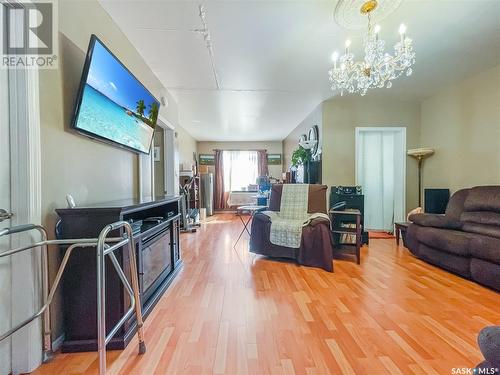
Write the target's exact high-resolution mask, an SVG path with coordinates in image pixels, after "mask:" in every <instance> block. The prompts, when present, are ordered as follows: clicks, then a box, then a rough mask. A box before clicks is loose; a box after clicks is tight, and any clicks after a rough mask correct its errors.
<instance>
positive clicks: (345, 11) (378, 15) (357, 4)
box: [333, 0, 403, 30]
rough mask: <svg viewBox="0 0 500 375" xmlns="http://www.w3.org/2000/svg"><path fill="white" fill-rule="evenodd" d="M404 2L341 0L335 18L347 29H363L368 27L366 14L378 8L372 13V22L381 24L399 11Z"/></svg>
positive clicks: (393, 0)
mask: <svg viewBox="0 0 500 375" xmlns="http://www.w3.org/2000/svg"><path fill="white" fill-rule="evenodd" d="M402 2H403V0H377V1H374V0H373V1H366V0H339V1H338V3H337V6H336V7H335V11H334V13H333V17H334V19H335V22H337V23H338V24H339V26H342V27H344V28H346V29H349V30H356V29H362V28H364V27H365V26H366V17H365V15H366V13H370V12H372V11H373V10H374V9H375V8H377V11H376V12H372V15H371V16H372V22H375V23H376V22H380V21H382V20H383V19H384V18H386V17H387V16H388V15H389V14H391V13H392V12H394V11H395V10H396V9H398V8H399V6H400V5H401V3H402ZM360 9H361V12H360Z"/></svg>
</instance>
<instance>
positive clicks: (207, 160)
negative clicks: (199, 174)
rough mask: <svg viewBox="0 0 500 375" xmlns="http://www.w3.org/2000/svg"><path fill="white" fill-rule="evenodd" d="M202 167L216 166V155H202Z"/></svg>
mask: <svg viewBox="0 0 500 375" xmlns="http://www.w3.org/2000/svg"><path fill="white" fill-rule="evenodd" d="M200 165H215V155H214V154H200Z"/></svg>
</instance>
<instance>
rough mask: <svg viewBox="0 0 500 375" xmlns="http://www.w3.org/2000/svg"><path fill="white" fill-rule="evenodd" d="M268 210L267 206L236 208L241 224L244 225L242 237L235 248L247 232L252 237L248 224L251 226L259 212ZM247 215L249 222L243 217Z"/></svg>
mask: <svg viewBox="0 0 500 375" xmlns="http://www.w3.org/2000/svg"><path fill="white" fill-rule="evenodd" d="M266 209H267V206H257V205H247V206H239V207H238V208H236V215H238V217H239V218H240V220H241V222H242V223H243V229H242V230H241V233H240V235H239V236H238V239H237V240H236V242H235V243H234V245H233V247H235V246H236V244H237V243H238V241H239V240H240V238H241V236H242V235H243V233H244V232H245V230H246V231H247V233H248V235H250V231H249V230H248V224H250V221H252V219H253V217H254V216H255V214H256V213H257V212H260V211H264V210H266ZM244 214H247V215H248V220H247V221H245V220H244V219H243V215H244Z"/></svg>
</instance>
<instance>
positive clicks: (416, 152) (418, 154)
mask: <svg viewBox="0 0 500 375" xmlns="http://www.w3.org/2000/svg"><path fill="white" fill-rule="evenodd" d="M432 154H434V150H433V149H432V148H414V149H411V150H408V156H411V157H412V158H415V159H416V160H417V163H418V206H419V207H422V164H423V161H424V159H425V158H428V157H429V156H431V155H432Z"/></svg>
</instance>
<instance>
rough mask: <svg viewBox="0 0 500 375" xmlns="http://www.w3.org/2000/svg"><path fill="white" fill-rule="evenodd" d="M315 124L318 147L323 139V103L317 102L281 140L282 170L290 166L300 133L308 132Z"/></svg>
mask: <svg viewBox="0 0 500 375" xmlns="http://www.w3.org/2000/svg"><path fill="white" fill-rule="evenodd" d="M314 125H317V126H318V129H319V139H320V144H319V147H320V148H322V141H323V103H321V104H319V105H318V106H317V107H316V108H315V109H314V110H313V111H312V112H311V113H310V114H309V115H308V116H307V117H306V118H305V119H304V120H303V121H302V122H301V123H300V124H299V125H297V127H296V128H295V129H293V130H292V131H291V132H290V134H288V136H287V137H286V138H285V139H284V140H283V171H287V170H288V169H289V168H290V162H291V160H292V153H293V152H294V151H295V150H296V149H297V147H298V145H299V138H300V136H301V135H302V134H306V135H308V134H309V129H310V128H311V127H312V126H314Z"/></svg>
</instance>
